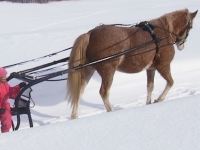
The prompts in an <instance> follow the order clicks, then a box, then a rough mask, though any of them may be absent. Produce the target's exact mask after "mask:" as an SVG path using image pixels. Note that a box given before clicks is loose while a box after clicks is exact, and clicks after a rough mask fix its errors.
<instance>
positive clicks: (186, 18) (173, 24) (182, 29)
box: [167, 9, 198, 50]
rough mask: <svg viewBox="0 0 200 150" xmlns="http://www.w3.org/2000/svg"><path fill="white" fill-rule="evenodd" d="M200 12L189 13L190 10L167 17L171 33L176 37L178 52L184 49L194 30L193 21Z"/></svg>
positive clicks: (176, 12) (173, 13)
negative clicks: (191, 31)
mask: <svg viewBox="0 0 200 150" xmlns="http://www.w3.org/2000/svg"><path fill="white" fill-rule="evenodd" d="M197 12H198V10H197V11H195V12H192V13H191V12H189V11H188V9H184V10H180V11H175V12H172V13H170V14H168V15H167V21H168V24H169V30H170V32H171V33H172V34H173V35H174V36H175V43H176V46H177V48H178V50H182V49H183V48H184V43H185V42H186V39H187V37H188V35H189V32H190V29H192V25H193V19H194V18H195V16H196V14H197Z"/></svg>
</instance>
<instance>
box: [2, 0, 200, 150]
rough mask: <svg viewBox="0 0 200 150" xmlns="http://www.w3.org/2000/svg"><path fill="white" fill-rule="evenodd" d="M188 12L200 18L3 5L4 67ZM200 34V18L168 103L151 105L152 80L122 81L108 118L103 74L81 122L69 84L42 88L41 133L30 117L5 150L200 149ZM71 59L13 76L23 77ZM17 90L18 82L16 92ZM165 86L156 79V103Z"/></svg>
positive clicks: (145, 1)
mask: <svg viewBox="0 0 200 150" xmlns="http://www.w3.org/2000/svg"><path fill="white" fill-rule="evenodd" d="M183 8H188V9H189V10H190V11H195V10H197V9H199V1H198V0H190V1H187V0H177V1H172V0H168V1H162V2H160V1H159V0H140V1H137V0H109V1H106V0H101V1H98V0H81V1H64V2H52V3H48V4H16V3H8V2H1V5H0V18H1V28H0V35H1V36H0V45H1V52H2V53H1V56H0V64H1V66H5V65H9V64H13V63H17V62H21V61H25V60H28V59H32V58H37V57H40V56H43V55H46V54H49V53H53V52H56V51H59V50H62V49H65V48H67V47H71V46H72V44H73V42H74V40H75V38H76V37H77V36H78V35H80V34H81V33H84V32H87V31H88V30H90V29H91V28H94V27H95V26H97V25H99V24H101V23H105V24H113V23H124V24H134V23H138V22H140V21H143V20H148V19H152V18H156V17H159V16H161V15H163V14H165V13H168V12H170V11H174V10H177V9H183ZM199 32H200V18H199V15H197V17H196V18H195V21H194V25H193V29H192V31H191V32H190V35H189V38H188V41H187V43H186V45H185V49H184V50H183V51H181V52H179V51H178V50H177V51H176V56H175V58H174V61H173V63H172V74H173V78H174V81H175V84H174V86H173V88H172V89H171V90H170V92H169V94H168V96H167V99H166V100H165V101H164V102H162V103H158V104H152V105H148V106H146V105H145V100H146V73H145V72H141V73H138V74H123V73H117V74H116V75H115V78H114V83H113V86H112V88H111V91H110V94H111V95H110V101H111V103H112V105H113V109H114V111H113V112H111V113H106V112H105V109H104V105H103V103H102V100H101V98H100V96H99V87H100V77H99V76H98V74H95V75H94V77H93V78H92V79H91V81H90V83H89V84H88V86H87V88H86V92H85V93H84V95H83V97H82V99H81V104H80V109H79V114H80V115H79V116H80V117H79V119H76V120H70V119H69V117H70V112H71V109H70V106H69V105H68V103H67V101H66V100H65V97H66V91H65V89H66V82H65V81H59V82H42V83H40V84H38V85H35V86H33V90H34V91H33V99H34V101H35V103H36V106H35V107H34V108H32V109H31V112H32V117H33V122H34V128H31V129H30V128H29V125H28V120H27V117H26V116H23V117H22V122H21V126H20V129H19V130H18V131H16V132H10V133H5V134H0V147H1V149H2V150H10V149H15V150H23V149H29V150H40V149H41V150H43V149H45V148H46V149H47V148H48V150H54V149H59V150H64V149H73V150H79V149H81V150H83V149H85V150H86V149H87V150H93V149H95V150H100V149H101V150H102V149H115V150H124V149H135V150H137V149H138V150H147V149H148V150H157V149H163V150H165V149H166V150H169V149H170V150H177V149H181V150H188V149H193V150H198V149H200V144H199V141H200V121H199V120H200V115H199V114H200V109H199V107H200V102H199V98H200V81H199V76H200V65H199V64H200V60H199V56H200V52H199V51H198V39H199V38H198V35H199ZM11 54H12V55H11ZM68 54H69V53H68V52H67V53H64V54H59V55H58V56H56V57H53V58H52V57H51V58H47V59H44V60H42V61H37V62H34V63H28V64H25V65H21V66H17V67H13V68H10V69H8V71H9V72H13V71H19V70H23V69H25V68H30V67H32V66H33V65H37V64H41V63H43V62H48V61H52V60H56V59H58V58H62V57H65V56H68ZM63 55H64V56H63ZM63 77H65V76H63ZM17 82H19V81H11V84H13V85H14V84H16V83H17ZM164 86H165V81H164V80H163V79H162V78H161V77H160V75H159V74H156V78H155V89H154V92H153V98H154V99H155V98H157V97H158V95H159V94H160V93H161V92H162V90H163V88H164Z"/></svg>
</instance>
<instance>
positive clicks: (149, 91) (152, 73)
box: [146, 68, 155, 105]
mask: <svg viewBox="0 0 200 150" xmlns="http://www.w3.org/2000/svg"><path fill="white" fill-rule="evenodd" d="M154 77H155V69H152V68H151V69H148V70H147V101H146V104H147V105H148V104H151V96H152V91H153V88H154Z"/></svg>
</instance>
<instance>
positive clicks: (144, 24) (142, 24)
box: [136, 21, 160, 60]
mask: <svg viewBox="0 0 200 150" xmlns="http://www.w3.org/2000/svg"><path fill="white" fill-rule="evenodd" d="M136 27H139V28H141V29H142V30H144V31H147V32H149V34H150V35H151V37H152V39H153V41H154V43H155V45H156V55H155V58H154V60H155V59H156V58H157V57H159V53H158V52H159V45H158V44H159V42H160V39H159V38H158V37H157V36H156V34H155V32H154V29H155V26H154V25H152V24H150V23H149V22H148V21H143V22H140V23H139V24H137V25H136Z"/></svg>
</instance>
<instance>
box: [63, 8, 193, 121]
mask: <svg viewBox="0 0 200 150" xmlns="http://www.w3.org/2000/svg"><path fill="white" fill-rule="evenodd" d="M196 14H197V11H195V12H193V13H190V12H189V11H188V9H184V10H178V11H174V12H171V13H168V14H165V15H163V16H161V17H159V18H157V19H153V20H150V21H149V24H151V26H154V29H153V33H154V35H156V37H159V38H160V39H161V38H162V37H167V38H165V39H163V40H160V42H158V43H157V45H158V48H156V46H155V45H156V44H155V43H154V42H150V44H149V43H148V41H151V40H152V36H151V34H149V32H147V31H144V30H143V29H142V28H140V27H135V26H131V27H126V26H116V25H101V26H98V27H96V28H94V29H92V30H90V31H89V32H88V33H85V34H82V35H80V36H79V37H78V38H77V39H76V41H75V43H74V45H73V49H72V51H71V54H70V60H69V68H73V67H76V66H79V65H82V64H86V63H89V62H93V61H95V60H101V59H102V58H105V57H108V56H112V55H113V54H118V53H122V52H124V51H125V50H127V49H131V48H135V47H138V46H139V45H145V46H143V47H140V48H138V49H136V50H135V51H138V52H139V51H141V52H142V53H138V54H137V55H134V54H133V53H134V52H135V51H132V52H129V53H125V54H124V55H119V56H118V57H114V58H113V59H110V60H107V61H103V62H101V63H97V64H94V65H91V66H87V67H84V68H82V69H78V70H74V71H71V72H69V75H68V81H67V88H68V96H69V101H70V102H71V106H72V114H71V118H72V119H73V118H76V117H77V114H78V106H79V99H80V96H81V94H82V93H83V91H84V88H85V86H86V84H87V83H88V81H89V80H90V78H91V76H92V75H93V73H94V71H95V70H96V71H97V72H98V73H99V75H100V76H101V79H102V83H101V88H100V95H101V97H102V99H103V102H104V105H105V108H106V110H107V111H108V112H109V111H111V110H112V108H111V105H110V102H109V90H110V87H111V85H112V81H113V76H114V74H115V72H116V71H117V70H118V71H121V72H125V73H137V72H140V71H142V70H144V69H145V70H146V72H147V101H146V104H150V103H151V95H152V91H153V87H154V74H155V71H156V70H157V71H158V72H159V73H160V75H161V76H162V77H163V78H164V79H165V80H166V81H167V84H166V87H165V89H164V91H163V92H162V93H161V95H160V96H159V97H158V99H156V100H155V102H160V101H162V100H164V99H165V96H166V95H167V93H168V91H169V89H170V88H171V87H172V85H173V79H172V76H171V71H170V63H171V61H172V59H173V57H174V54H175V49H174V46H173V44H176V46H177V48H178V49H179V50H182V49H183V47H184V43H185V41H186V38H187V36H188V33H189V31H190V29H191V28H192V24H193V19H194V18H195V16H196ZM146 43H148V44H146ZM163 45H164V46H163Z"/></svg>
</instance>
